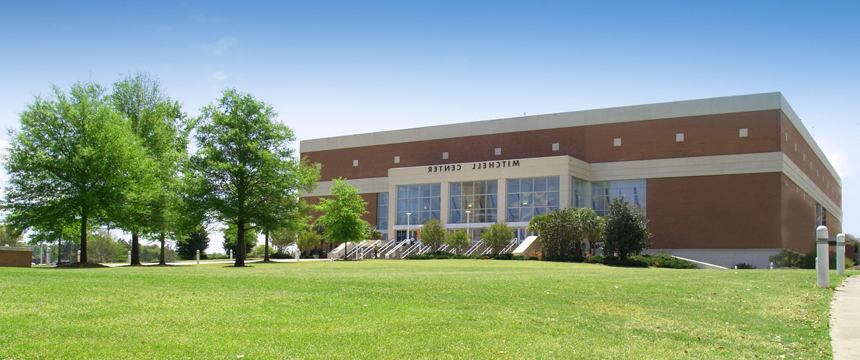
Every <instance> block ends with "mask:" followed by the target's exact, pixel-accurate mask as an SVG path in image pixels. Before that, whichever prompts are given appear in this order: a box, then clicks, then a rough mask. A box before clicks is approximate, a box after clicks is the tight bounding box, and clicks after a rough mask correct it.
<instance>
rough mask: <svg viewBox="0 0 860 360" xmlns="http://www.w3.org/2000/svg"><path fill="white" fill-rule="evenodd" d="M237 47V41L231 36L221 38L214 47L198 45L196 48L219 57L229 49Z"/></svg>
mask: <svg viewBox="0 0 860 360" xmlns="http://www.w3.org/2000/svg"><path fill="white" fill-rule="evenodd" d="M236 45H239V39H238V38H236V37H233V36H228V37H223V38H221V39H218V42H216V43H215V44H214V45H212V44H199V45H197V48H198V49H200V50H203V51H206V52H211V53H212V54H213V55H215V56H221V55H223V54H224V53H225V52H227V50H229V49H230V48H232V47H234V46H236Z"/></svg>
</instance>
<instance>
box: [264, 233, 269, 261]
mask: <svg viewBox="0 0 860 360" xmlns="http://www.w3.org/2000/svg"><path fill="white" fill-rule="evenodd" d="M263 253H265V255H263V262H269V232H268V231H266V249H265V250H264V251H263Z"/></svg>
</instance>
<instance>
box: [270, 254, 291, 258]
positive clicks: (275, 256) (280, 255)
mask: <svg viewBox="0 0 860 360" xmlns="http://www.w3.org/2000/svg"><path fill="white" fill-rule="evenodd" d="M269 258H271V259H292V258H293V255H292V254H282V253H279V252H276V253H274V254H269Z"/></svg>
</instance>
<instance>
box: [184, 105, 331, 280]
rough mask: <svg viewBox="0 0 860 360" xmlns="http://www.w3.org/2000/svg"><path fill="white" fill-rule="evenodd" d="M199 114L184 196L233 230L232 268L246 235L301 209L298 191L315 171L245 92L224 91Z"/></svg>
mask: <svg viewBox="0 0 860 360" xmlns="http://www.w3.org/2000/svg"><path fill="white" fill-rule="evenodd" d="M201 112H202V114H201V116H200V126H199V127H198V128H197V136H196V138H197V145H198V148H199V149H198V151H197V153H196V154H195V155H194V156H193V157H192V158H191V162H190V172H189V174H188V176H189V177H190V178H191V179H190V180H189V184H191V187H190V188H191V189H193V191H192V195H191V196H190V197H189V198H190V199H191V200H193V201H194V203H195V204H196V206H198V207H199V208H201V209H206V211H207V214H208V215H209V217H210V218H212V219H214V220H218V221H221V222H224V223H227V224H232V225H234V226H235V227H236V229H237V234H236V241H237V244H238V245H237V248H238V249H239V250H240V251H239V252H237V254H236V255H237V256H236V263H235V266H237V267H238V266H245V249H246V245H245V242H246V241H245V232H246V231H248V230H249V229H255V228H262V229H264V230H271V229H276V228H278V227H279V226H280V223H282V222H283V221H285V220H289V219H291V218H292V217H293V216H294V215H295V213H296V209H297V208H298V207H299V206H300V205H299V204H300V201H299V197H298V195H299V193H298V192H299V191H300V190H302V191H312V190H313V188H314V187H315V186H316V181H317V180H318V179H319V168H318V167H316V166H308V165H306V164H304V163H303V162H302V161H299V160H298V159H296V158H295V157H294V156H293V153H294V150H293V149H291V148H290V147H289V144H290V143H291V142H292V141H294V140H295V136H294V135H293V131H292V130H290V128H288V127H287V126H285V125H283V124H281V123H279V122H277V121H276V120H275V119H276V117H277V114H276V113H275V111H274V110H273V109H272V107H271V106H269V105H268V104H266V103H265V102H262V101H259V100H257V99H255V98H254V97H253V96H251V95H250V94H243V93H239V92H237V91H236V90H235V89H227V90H224V92H223V96H222V97H221V98H220V99H218V102H217V103H213V104H210V105H209V106H206V107H204V108H202V109H201Z"/></svg>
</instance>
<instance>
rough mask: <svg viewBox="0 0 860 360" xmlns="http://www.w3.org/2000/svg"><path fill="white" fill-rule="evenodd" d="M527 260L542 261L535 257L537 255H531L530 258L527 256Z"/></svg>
mask: <svg viewBox="0 0 860 360" xmlns="http://www.w3.org/2000/svg"><path fill="white" fill-rule="evenodd" d="M526 260H531V261H537V260H540V258H539V257H537V256H535V255H529V256H526Z"/></svg>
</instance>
